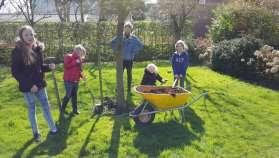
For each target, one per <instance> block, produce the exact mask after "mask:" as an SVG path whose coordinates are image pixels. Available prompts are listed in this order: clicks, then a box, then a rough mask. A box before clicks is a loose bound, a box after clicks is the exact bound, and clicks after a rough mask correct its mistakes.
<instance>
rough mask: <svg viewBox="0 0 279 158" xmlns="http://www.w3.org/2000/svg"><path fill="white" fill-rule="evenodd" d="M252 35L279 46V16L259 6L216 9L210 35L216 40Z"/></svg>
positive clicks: (229, 6) (230, 6) (232, 6)
mask: <svg viewBox="0 0 279 158" xmlns="http://www.w3.org/2000/svg"><path fill="white" fill-rule="evenodd" d="M246 35H249V36H252V37H255V38H260V39H263V41H264V43H267V44H270V45H272V46H276V47H279V41H278V36H279V24H278V16H275V15H273V14H272V12H271V11H269V10H267V9H264V8H259V7H255V6H254V7H252V6H250V7H247V6H239V5H238V6H234V5H228V6H225V7H220V8H218V9H216V10H215V11H214V18H213V22H212V25H211V26H210V28H209V36H210V37H211V38H212V40H213V41H214V42H220V41H222V40H225V39H226V40H228V39H233V38H240V37H242V36H246Z"/></svg>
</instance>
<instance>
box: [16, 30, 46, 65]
mask: <svg viewBox="0 0 279 158" xmlns="http://www.w3.org/2000/svg"><path fill="white" fill-rule="evenodd" d="M25 30H31V31H32V33H33V34H34V35H35V31H34V29H33V28H32V27H31V26H29V25H24V26H22V27H21V28H19V30H18V40H17V41H16V47H17V48H19V49H20V51H21V52H22V58H23V62H24V64H25V65H32V64H34V63H35V62H36V57H37V55H36V53H35V52H34V51H33V50H32V48H29V47H28V46H27V43H26V42H25V41H24V40H23V36H22V33H23V31H25ZM35 42H36V45H39V46H40V45H41V44H40V43H39V42H38V41H36V39H35ZM42 48H43V47H42Z"/></svg>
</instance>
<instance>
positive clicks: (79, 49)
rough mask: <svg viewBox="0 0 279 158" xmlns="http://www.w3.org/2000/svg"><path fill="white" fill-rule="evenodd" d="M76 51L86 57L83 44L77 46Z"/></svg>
mask: <svg viewBox="0 0 279 158" xmlns="http://www.w3.org/2000/svg"><path fill="white" fill-rule="evenodd" d="M74 51H75V52H80V53H82V55H83V56H86V49H85V48H84V47H83V46H82V45H81V44H78V45H75V47H74Z"/></svg>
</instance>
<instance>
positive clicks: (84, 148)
mask: <svg viewBox="0 0 279 158" xmlns="http://www.w3.org/2000/svg"><path fill="white" fill-rule="evenodd" d="M93 117H94V116H93ZM100 117H101V116H100V115H97V116H96V120H95V121H94V122H93V124H92V126H91V128H90V130H89V132H88V134H87V136H86V138H85V141H84V143H83V144H82V147H81V149H80V151H79V157H83V156H87V155H90V153H88V152H87V151H86V146H87V145H88V143H89V141H90V137H91V134H92V133H93V130H94V128H95V126H96V124H97V122H98V121H99V119H100Z"/></svg>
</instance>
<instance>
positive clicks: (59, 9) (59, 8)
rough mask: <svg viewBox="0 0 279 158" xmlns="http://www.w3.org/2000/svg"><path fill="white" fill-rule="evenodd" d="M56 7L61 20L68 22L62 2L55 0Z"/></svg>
mask: <svg viewBox="0 0 279 158" xmlns="http://www.w3.org/2000/svg"><path fill="white" fill-rule="evenodd" d="M54 2H55V8H56V12H57V14H58V16H59V19H60V21H61V22H66V19H65V18H64V16H63V15H64V14H63V9H62V8H63V6H62V3H61V2H60V1H59V0H55V1H54Z"/></svg>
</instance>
